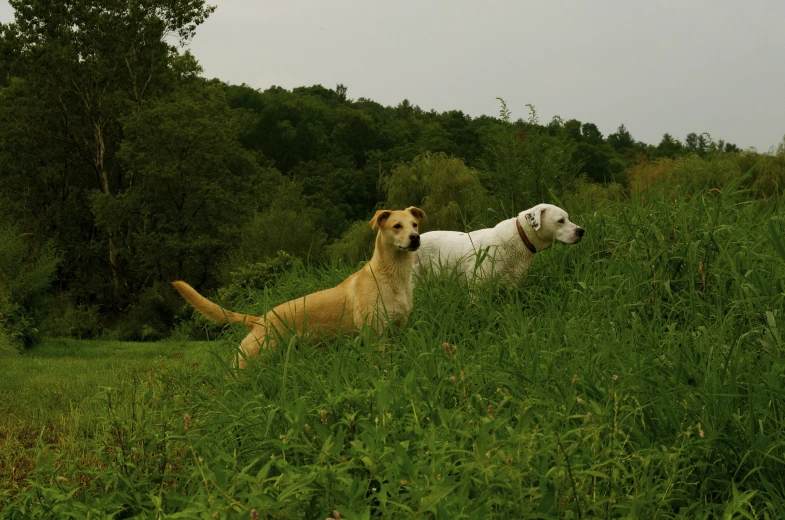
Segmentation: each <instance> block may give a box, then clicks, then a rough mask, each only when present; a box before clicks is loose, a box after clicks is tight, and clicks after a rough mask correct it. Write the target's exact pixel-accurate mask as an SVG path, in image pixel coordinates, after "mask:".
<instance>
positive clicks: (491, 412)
mask: <svg viewBox="0 0 785 520" xmlns="http://www.w3.org/2000/svg"><path fill="white" fill-rule="evenodd" d="M488 415H493V405H492V404H489V405H488Z"/></svg>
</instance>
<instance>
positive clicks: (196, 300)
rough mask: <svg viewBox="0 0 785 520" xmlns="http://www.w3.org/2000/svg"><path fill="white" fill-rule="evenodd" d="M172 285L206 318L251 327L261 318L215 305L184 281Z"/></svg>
mask: <svg viewBox="0 0 785 520" xmlns="http://www.w3.org/2000/svg"><path fill="white" fill-rule="evenodd" d="M172 285H173V286H174V288H175V289H177V292H179V293H180V296H182V297H183V298H184V299H185V301H187V302H188V303H190V304H191V306H192V307H193V308H194V309H196V310H197V311H199V314H201V315H202V316H204V317H205V318H207V319H208V320H213V321H217V322H218V323H226V322H232V323H242V324H243V325H245V326H246V327H248V328H249V329H250V328H253V326H254V325H256V324H257V323H258V322H259V321H261V318H259V317H257V316H251V315H250V314H237V313H236V312H232V311H230V310H228V309H224V308H223V307H221V306H220V305H217V304H215V303H213V302H211V301H210V300H208V299H207V298H205V297H204V296H202V295H201V294H199V293H198V292H196V289H194V288H193V287H191V286H190V285H188V284H187V283H185V282H180V281H178V282H172Z"/></svg>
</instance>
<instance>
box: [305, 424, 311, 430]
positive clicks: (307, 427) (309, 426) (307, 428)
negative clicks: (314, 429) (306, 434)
mask: <svg viewBox="0 0 785 520" xmlns="http://www.w3.org/2000/svg"><path fill="white" fill-rule="evenodd" d="M305 430H306V431H311V425H310V424H308V423H305Z"/></svg>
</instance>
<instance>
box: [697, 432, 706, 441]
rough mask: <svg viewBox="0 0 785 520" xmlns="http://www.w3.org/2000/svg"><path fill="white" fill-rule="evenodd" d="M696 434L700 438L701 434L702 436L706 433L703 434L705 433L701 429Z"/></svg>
mask: <svg viewBox="0 0 785 520" xmlns="http://www.w3.org/2000/svg"><path fill="white" fill-rule="evenodd" d="M698 435H699V436H700V438H701V439H702V438H703V436H704V435H706V434H705V433H703V430H698Z"/></svg>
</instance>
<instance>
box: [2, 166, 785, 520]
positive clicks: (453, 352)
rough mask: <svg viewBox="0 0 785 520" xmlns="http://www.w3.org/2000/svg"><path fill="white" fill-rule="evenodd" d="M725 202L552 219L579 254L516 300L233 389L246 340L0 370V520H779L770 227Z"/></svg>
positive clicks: (242, 301) (289, 277) (273, 367)
mask: <svg viewBox="0 0 785 520" xmlns="http://www.w3.org/2000/svg"><path fill="white" fill-rule="evenodd" d="M740 184H741V183H740V181H739V180H736V181H732V182H731V183H729V184H727V185H724V186H721V187H720V188H719V189H717V188H711V189H709V188H708V187H707V188H705V189H693V190H692V191H691V192H688V191H687V190H686V189H680V188H679V189H677V188H667V187H666V185H664V184H663V185H661V186H660V187H659V188H657V189H653V190H646V191H645V192H636V191H635V190H632V191H631V193H632V194H631V195H629V196H624V197H622V196H614V194H613V193H606V192H604V191H603V190H604V188H601V187H595V188H593V189H592V190H584V191H583V192H582V195H581V196H580V197H568V198H565V199H564V200H556V201H553V202H554V203H557V204H559V205H561V206H562V207H564V208H565V209H567V210H568V211H569V212H570V215H571V218H572V220H573V221H574V222H576V223H578V224H580V225H581V226H582V227H584V228H585V229H586V230H587V233H586V236H585V237H584V240H583V241H582V242H581V243H580V244H578V245H576V246H572V247H567V246H558V245H557V246H554V247H553V248H551V249H549V250H547V251H544V252H541V253H539V254H538V256H537V258H536V260H535V262H534V264H533V268H532V270H531V271H530V272H529V274H528V276H527V277H526V278H525V280H524V281H523V282H522V283H521V284H520V285H519V286H517V287H499V286H498V284H497V285H491V286H488V287H485V288H480V289H477V290H474V291H473V292H472V293H471V294H470V292H469V291H468V290H467V289H466V288H465V287H463V286H462V285H460V284H458V283H456V282H455V281H454V280H449V279H433V280H424V281H422V282H421V283H420V285H419V286H418V287H417V288H416V289H415V309H414V313H413V314H412V316H411V318H410V322H409V325H408V326H407V327H406V328H405V329H403V330H402V331H400V332H399V333H398V334H397V335H396V336H394V337H393V338H391V339H390V340H388V341H384V342H382V343H376V344H372V343H368V342H362V341H359V340H356V339H352V338H343V339H338V340H335V341H331V342H328V343H327V344H324V345H307V344H295V342H291V343H289V344H288V346H287V347H286V348H281V349H279V350H276V351H272V352H265V353H263V355H261V356H260V357H259V358H257V359H255V360H253V363H252V364H251V367H250V368H249V370H247V371H245V372H243V373H240V374H236V373H234V372H233V371H232V370H231V368H230V366H229V362H228V360H229V359H230V356H231V354H232V352H233V348H234V346H235V345H236V344H237V343H238V341H239V339H240V338H241V337H242V336H243V335H244V333H245V332H244V330H242V327H235V328H228V329H225V330H223V331H222V332H221V333H220V335H219V336H218V338H217V339H215V340H213V341H210V342H203V343H193V342H187V341H177V340H172V341H169V342H160V343H148V344H130V343H117V342H102V341H94V342H77V341H75V340H46V341H45V342H44V343H43V344H42V345H40V346H38V347H35V348H33V349H30V350H29V351H27V352H25V353H24V354H22V355H19V356H16V357H9V358H4V359H3V363H4V365H5V366H6V367H9V368H7V369H6V370H4V374H5V375H7V376H8V377H5V378H4V379H3V380H2V381H0V395H2V398H3V404H2V412H3V416H2V418H0V425H2V428H3V434H2V443H3V444H2V450H0V465H2V467H0V482H1V484H0V504H1V505H2V513H1V514H0V516H1V517H2V518H38V517H50V518H55V517H71V518H86V517H90V518H104V517H110V518H253V516H252V510H255V511H256V512H257V513H258V515H259V516H260V517H263V518H325V517H331V518H339V517H340V518H343V519H355V518H357V519H360V518H371V517H383V518H434V517H439V518H595V517H602V518H718V517H722V518H785V464H783V457H784V456H785V435H783V430H784V429H785V417H783V413H784V412H785V411H784V410H783V403H785V371H784V370H783V369H784V368H785V343H784V340H783V332H782V330H781V327H782V323H783V322H785V315H784V313H785V310H784V309H785V305H784V304H783V298H785V282H784V280H785V239H783V236H785V234H784V233H783V231H784V230H785V213H783V205H782V203H781V202H780V201H779V200H774V199H769V200H761V199H753V198H751V197H748V196H747V194H746V193H744V192H743V190H742V189H741V188H740ZM355 267H356V266H347V265H330V266H327V265H322V266H318V265H316V266H314V265H307V264H305V265H298V266H295V267H293V268H292V269H290V270H287V271H286V272H283V273H280V274H279V275H278V276H277V278H276V280H275V282H274V283H271V284H269V285H268V286H267V287H266V289H265V290H264V291H262V292H260V291H254V290H248V291H245V292H244V293H241V294H239V295H237V294H236V295H235V297H234V299H233V301H232V302H231V308H232V309H233V310H243V311H252V312H258V311H261V310H263V309H264V308H267V307H268V306H270V305H272V304H274V303H277V302H280V301H283V300H285V299H287V298H290V297H292V296H297V295H300V294H303V293H304V292H307V291H311V290H316V289H319V288H323V287H328V286H330V285H332V284H335V283H337V282H338V281H340V280H341V279H343V278H344V277H345V276H346V275H347V274H349V273H350V272H352V271H353V270H354V268H355ZM196 323H198V322H196ZM206 330H207V331H210V332H211V333H212V331H213V329H206Z"/></svg>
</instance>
